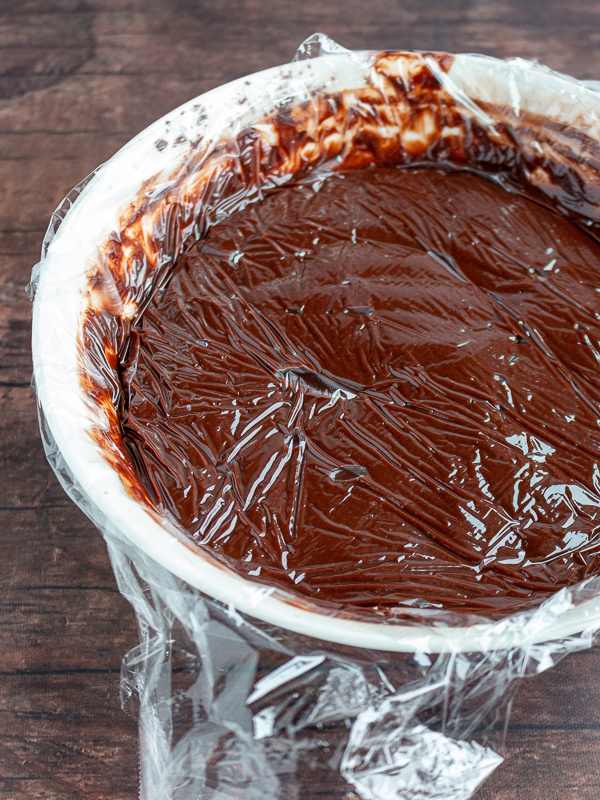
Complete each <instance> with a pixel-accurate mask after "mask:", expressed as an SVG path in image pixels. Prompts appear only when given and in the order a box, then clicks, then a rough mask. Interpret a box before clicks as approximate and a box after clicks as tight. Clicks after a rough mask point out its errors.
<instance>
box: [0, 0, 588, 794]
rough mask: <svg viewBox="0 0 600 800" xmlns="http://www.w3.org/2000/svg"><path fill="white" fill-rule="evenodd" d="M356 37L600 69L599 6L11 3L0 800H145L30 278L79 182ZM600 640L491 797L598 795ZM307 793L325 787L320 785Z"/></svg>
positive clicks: (546, 687)
mask: <svg viewBox="0 0 600 800" xmlns="http://www.w3.org/2000/svg"><path fill="white" fill-rule="evenodd" d="M315 31H324V32H326V33H328V34H329V35H330V36H332V37H334V38H335V39H337V40H338V41H339V42H340V43H341V44H343V45H345V46H347V47H350V48H373V49H385V48H388V49H394V48H407V49H410V48H419V49H434V50H448V51H450V52H465V51H471V52H482V53H489V54H491V55H496V56H503V57H504V56H517V55H519V56H524V57H525V58H538V59H539V60H540V61H543V62H545V63H546V64H548V65H550V66H551V67H554V68H556V69H558V70H561V71H564V72H568V73H571V74H573V75H575V76H577V77H579V78H600V48H599V47H598V45H599V43H600V6H599V5H598V3H597V2H592V1H591V0H569V1H567V0H560V1H558V0H504V2H494V0H369V2H365V0H346V2H343V0H318V1H317V0H295V2H294V1H292V0H288V1H287V2H286V0H214V2H212V3H209V2H204V1H203V0H87V1H86V0H1V2H0V187H1V190H0V218H1V219H0V299H1V305H0V443H1V445H0V564H1V565H2V567H1V570H2V572H1V574H2V584H1V585H2V591H1V594H0V797H1V798H3V799H4V800H34V798H40V800H41V799H42V798H43V800H76V798H83V797H85V798H87V800H99V799H100V798H106V799H107V800H108V799H110V800H133V798H136V797H137V796H138V794H137V793H138V788H137V732H136V726H135V723H134V721H133V720H132V719H130V718H129V717H127V716H126V715H125V714H124V713H123V712H122V711H121V710H120V707H119V702H118V683H119V665H120V659H121V656H122V655H123V654H124V653H125V652H126V651H127V650H128V649H129V648H130V647H131V646H133V645H134V644H135V643H136V631H135V624H134V619H133V614H132V611H131V609H130V607H129V606H128V604H127V603H126V601H125V600H124V599H123V598H122V597H121V596H120V595H119V593H118V592H117V590H116V588H115V582H114V579H113V576H112V573H111V569H110V565H109V562H108V558H107V556H106V552H105V547H104V543H103V541H102V539H101V537H100V535H99V534H98V533H97V532H96V531H95V529H94V528H93V526H92V525H91V523H90V522H88V520H87V519H86V518H85V517H84V516H83V514H82V513H81V512H80V511H79V510H78V509H77V508H76V507H75V506H74V505H73V504H72V503H71V501H70V500H69V499H68V498H67V497H66V495H65V494H64V493H63V491H62V489H61V488H60V487H59V485H58V482H57V480H56V478H55V477H54V475H53V473H52V471H51V470H50V468H49V466H48V465H47V463H46V460H45V458H44V453H43V450H42V446H41V442H40V438H39V434H38V425H37V419H36V407H35V396H34V393H33V391H32V389H31V388H30V386H29V380H30V373H31V363H30V347H29V337H30V306H29V301H28V300H27V298H26V296H25V291H24V286H25V284H26V283H27V281H28V279H29V273H30V269H31V266H32V265H33V264H34V263H35V262H36V260H37V259H38V257H39V250H40V245H41V241H42V237H43V233H44V229H45V227H46V225H47V223H48V220H49V218H50V215H51V213H52V210H53V209H54V207H55V206H56V205H57V203H58V202H59V201H60V200H61V198H62V197H63V195H65V193H66V192H67V191H68V190H69V189H70V188H71V187H72V186H73V185H74V184H76V183H77V182H78V181H80V180H81V179H82V178H83V177H84V176H85V175H86V174H87V173H88V172H90V171H91V170H92V169H93V168H94V167H95V166H97V165H98V164H99V163H100V162H101V161H103V160H104V159H106V158H108V157H109V156H110V155H111V154H112V153H113V152H114V151H115V150H116V149H117V148H119V147H120V146H121V145H122V144H124V143H125V142H126V141H128V140H129V139H130V138H131V137H132V136H133V135H134V134H136V133H137V132H138V131H140V130H141V129H142V128H144V127H145V126H146V125H148V124H149V123H150V122H152V121H153V120H155V119H156V118H158V117H160V116H161V115H162V114H164V113H165V112H167V111H169V110H170V109H172V108H174V107H175V106H177V105H179V104H180V103H182V102H184V101H185V100H187V99H189V98H191V97H194V96H195V95H197V94H200V93H201V92H204V91H206V90H208V89H210V88H212V87H213V86H217V85H218V84H221V83H223V82H225V81H229V80H231V79H233V78H236V77H238V76H241V75H243V74H245V73H248V72H254V71H255V70H258V69H262V68H265V67H269V66H272V65H275V64H278V63H283V62H285V61H287V60H289V59H290V58H291V56H292V55H293V53H294V51H295V48H296V46H297V45H298V44H299V43H300V42H301V41H302V40H303V39H304V38H305V37H307V36H308V35H309V34H311V33H313V32H315ZM599 678H600V650H595V651H588V652H585V653H581V654H579V655H575V656H572V657H570V658H567V659H566V660H565V661H563V662H562V663H561V664H560V665H559V666H558V667H556V668H554V669H552V670H550V671H549V672H547V673H545V674H544V675H542V676H541V677H540V678H537V679H535V680H531V681H528V682H527V683H526V684H525V685H524V686H523V688H522V690H521V692H520V694H519V696H518V698H517V701H516V703H515V707H514V711H513V715H512V725H511V728H510V733H509V735H508V741H507V747H508V758H507V761H506V763H505V764H504V765H503V766H502V767H501V768H500V769H499V770H498V771H497V772H496V773H495V774H494V775H493V777H492V778H491V779H490V780H489V782H488V783H487V784H486V785H485V786H484V787H483V788H482V790H481V791H480V792H479V795H478V797H479V798H481V800H522V799H523V798H529V799H530V800H538V798H539V800H559V799H560V800H596V799H597V798H600V681H599V680H598V679H599ZM306 800H311V799H310V798H306Z"/></svg>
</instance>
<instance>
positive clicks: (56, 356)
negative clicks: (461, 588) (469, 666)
mask: <svg viewBox="0 0 600 800" xmlns="http://www.w3.org/2000/svg"><path fill="white" fill-rule="evenodd" d="M375 55H376V54H373V53H368V52H364V53H337V54H332V55H326V56H320V57H318V58H314V59H311V60H307V61H298V62H294V63H291V64H286V65H283V66H281V67H276V68H273V69H269V70H266V71H264V72H259V73H256V74H254V75H250V76H248V77H245V78H242V79H240V80H237V81H234V82H232V83H229V84H227V85H224V86H221V87H219V88H217V89H214V90H212V91H210V92H208V93H206V94H204V95H201V96H200V97H198V98H195V99H194V100H191V101H189V102H188V103H186V104H185V105H183V106H181V107H180V108H178V109H177V110H175V111H173V112H172V113H170V114H168V115H167V116H165V117H163V118H162V119H160V120H159V121H157V122H155V123H154V124H153V125H151V126H150V127H149V128H147V129H146V130H145V131H143V132H142V133H140V134H139V135H138V136H136V137H135V138H134V139H133V140H132V141H131V142H130V143H129V144H127V145H126V146H125V147H124V148H123V149H122V150H120V151H119V152H118V153H117V154H116V155H115V156H114V157H113V158H112V159H110V160H109V161H108V162H107V163H106V164H104V165H103V166H102V167H101V168H99V169H98V170H97V171H96V172H95V173H94V174H93V176H91V178H90V179H89V180H88V181H87V182H85V183H84V185H83V186H82V188H81V189H80V191H79V192H78V194H77V196H76V198H75V199H74V200H72V201H71V202H70V208H69V210H68V211H67V213H66V215H65V216H64V219H62V222H61V223H60V225H59V227H58V228H57V230H53V231H52V233H53V235H52V237H51V238H50V240H49V243H48V244H47V246H46V249H45V254H44V257H43V260H42V262H41V264H40V265H39V272H38V277H37V287H36V297H35V302H34V309H33V362H34V377H35V382H36V387H37V392H38V398H39V403H40V406H41V413H42V414H43V417H44V420H45V423H46V425H47V427H48V429H49V432H50V435H51V438H52V440H53V442H54V444H55V447H56V450H57V452H58V454H59V456H60V458H61V459H63V460H64V463H65V464H66V467H67V470H68V472H69V473H70V475H71V480H73V482H74V484H75V485H76V487H77V490H78V494H79V496H80V497H81V498H83V500H82V501H81V502H80V505H82V507H83V508H84V510H86V511H87V513H88V514H89V515H90V516H91V517H92V518H93V519H95V520H96V521H97V522H98V521H99V524H100V527H102V525H106V524H108V525H110V526H112V527H113V528H114V529H116V530H117V531H118V532H119V533H120V534H121V535H122V536H124V537H126V538H127V539H128V540H129V541H131V542H132V543H133V544H134V545H135V546H136V547H137V548H139V549H140V550H141V551H143V552H144V553H146V554H147V555H149V556H151V557H152V558H153V559H155V560H156V561H158V562H159V563H160V564H161V565H163V566H164V567H166V568H167V569H168V570H170V571H171V572H172V573H173V574H174V575H176V576H178V577H179V578H181V579H182V580H183V581H185V582H186V583H188V584H190V585H191V586H193V587H196V588H197V589H199V590H201V591H202V592H204V593H205V594H206V595H209V596H210V597H212V598H214V599H216V600H217V601H219V602H221V603H223V604H225V605H227V606H232V607H234V608H235V609H237V610H238V611H240V612H243V613H246V614H248V615H250V616H252V617H255V618H258V619H260V620H263V621H265V622H267V623H270V624H274V625H277V626H280V627H282V628H285V629H287V630H290V631H293V632H297V633H301V634H304V635H307V636H310V637H313V638H316V639H320V640H323V641H326V642H333V643H337V644H342V645H350V646H354V647H360V648H369V649H375V650H382V651H396V652H400V651H402V652H414V651H426V652H433V653H435V652H446V651H486V650H488V649H489V648H491V647H494V648H504V647H507V648H509V647H514V646H519V645H522V644H523V643H525V642H527V643H529V644H535V643H539V642H544V641H550V640H555V639H559V638H563V637H566V636H569V635H572V634H575V633H579V632H581V631H584V630H586V629H592V628H594V627H595V626H597V625H598V624H599V623H600V596H595V595H594V594H593V593H591V594H592V596H591V597H590V598H589V599H586V600H584V601H582V602H577V603H575V602H573V601H572V600H571V594H570V592H569V591H566V592H562V593H561V599H560V601H559V602H557V601H556V598H553V600H554V602H549V603H546V604H544V605H543V606H542V607H541V608H539V609H537V610H536V611H534V612H533V613H532V612H524V613H521V614H517V615H513V616H510V617H507V618H505V619H504V620H502V621H500V622H486V621H482V622H477V621H475V622H474V624H465V623H464V622H461V620H460V617H459V615H455V622H454V623H453V624H448V623H447V622H443V623H440V622H439V620H436V617H435V615H433V616H432V617H431V623H429V622H427V618H424V619H425V622H420V623H418V624H416V623H415V624H412V623H406V622H402V623H401V624H396V623H393V622H391V621H388V622H384V621H373V622H363V621H355V620H352V619H347V618H343V617H340V616H335V615H332V614H331V613H328V612H327V611H320V610H319V609H317V608H314V607H313V608H309V607H304V606H303V604H302V603H301V602H299V601H298V599H297V598H292V597H286V596H284V595H283V594H282V593H280V592H277V591H274V590H273V589H272V588H270V587H268V586H261V585H259V584H257V583H253V582H250V581H248V580H246V579H244V578H242V577H240V576H239V575H238V574H236V573H235V572H234V571H233V570H231V569H229V568H227V567H226V566H224V565H223V564H220V563H218V562H216V561H215V560H214V559H213V558H211V557H210V555H208V554H206V553H204V552H202V551H201V550H200V549H198V548H197V547H195V546H194V545H193V543H192V542H191V541H189V540H188V539H187V538H186V536H185V535H184V534H183V533H181V532H180V531H178V530H177V529H175V528H174V526H173V525H172V524H170V523H169V522H168V521H166V520H164V519H161V518H160V517H159V516H158V515H157V514H156V513H155V512H153V511H152V510H151V509H150V508H148V507H147V505H145V504H144V503H143V502H141V501H140V500H139V499H136V498H135V497H134V495H133V494H132V492H131V491H129V490H128V488H127V486H126V482H124V480H123V476H122V474H121V473H120V472H119V470H117V469H115V465H114V462H111V459H110V458H107V454H106V452H105V450H103V449H102V448H101V447H99V445H98V441H97V436H94V431H95V430H97V429H98V426H99V425H100V426H102V424H106V420H104V422H103V420H102V413H103V412H102V410H101V409H97V410H96V411H94V409H93V408H91V407H90V398H89V395H88V393H87V392H86V389H85V383H84V382H82V376H81V369H80V367H81V362H80V356H81V331H82V324H83V319H84V317H85V314H86V311H87V310H88V308H89V305H90V303H93V302H94V300H93V292H90V290H89V276H90V273H91V270H93V268H94V265H97V262H98V253H99V252H102V249H103V247H104V246H105V244H106V242H107V241H108V239H109V238H110V237H111V235H113V231H115V230H117V231H118V230H119V229H120V228H119V226H120V225H122V221H123V219H124V215H125V216H126V215H127V213H130V212H131V210H132V209H133V210H135V208H136V203H139V198H140V197H141V196H142V195H143V194H144V193H145V194H146V196H147V194H148V188H147V187H148V186H151V187H152V189H151V191H152V192H153V193H154V194H155V196H158V195H159V194H160V192H161V191H162V188H161V187H164V186H168V185H170V182H171V181H172V180H173V176H174V175H180V174H182V172H185V169H186V165H188V164H190V163H191V161H192V160H193V154H194V153H195V152H196V151H197V150H198V146H199V145H198V143H199V142H200V141H202V142H214V141H218V140H219V139H220V137H222V136H223V134H224V132H227V131H229V132H230V133H232V134H235V132H237V131H239V130H241V129H242V128H243V127H244V126H248V125H251V124H253V123H260V121H261V120H263V119H264V118H265V116H266V115H268V114H269V113H272V112H273V111H274V109H276V108H277V107H278V106H279V105H280V104H281V100H282V98H284V99H285V98H299V99H300V100H302V98H310V97H314V96H317V95H318V94H319V92H322V91H324V90H326V91H327V92H329V93H331V92H336V91H344V90H350V89H354V88H358V87H365V86H367V85H369V86H373V85H374V82H375V81H376V79H377V76H376V75H375V76H374V73H373V62H374V57H375ZM381 55H382V54H379V56H380V57H381ZM386 58H387V63H388V69H389V68H390V65H391V68H392V69H393V70H396V71H397V74H398V75H402V74H403V72H402V71H403V70H406V69H408V68H409V66H410V63H412V62H413V61H414V54H412V55H411V54H403V53H395V54H386ZM419 58H420V62H421V63H425V62H427V60H428V58H429V57H428V56H427V55H426V54H424V55H420V56H419ZM437 63H438V62H437V61H430V63H429V68H430V69H431V70H432V71H433V72H434V74H435V70H436V68H437V67H436V65H437ZM443 80H444V82H445V85H446V87H447V88H448V90H449V91H451V92H452V94H453V95H454V97H457V98H459V99H460V101H461V102H462V103H463V105H464V107H465V108H467V109H469V108H470V109H471V113H473V114H474V115H476V116H481V114H482V113H483V112H482V111H481V109H482V108H485V106H486V104H496V105H498V106H506V107H510V108H511V109H512V112H513V113H514V114H516V115H517V116H518V115H519V114H520V113H522V112H523V111H527V112H531V113H533V114H542V115H544V116H545V117H546V118H547V119H549V120H551V121H553V122H556V123H559V125H561V126H565V125H567V126H569V127H570V128H572V129H574V130H575V131H580V132H582V133H585V135H586V136H587V137H588V138H589V139H592V140H594V141H598V142H600V95H598V94H597V93H596V92H595V91H594V90H593V89H592V88H589V87H587V86H586V85H584V84H582V83H580V82H577V81H574V80H572V79H570V78H567V77H565V76H561V75H558V74H556V73H553V72H551V71H549V70H548V69H546V68H544V67H541V66H538V65H536V64H532V63H530V62H525V61H522V60H519V59H514V60H511V61H508V62H506V61H499V60H497V59H492V58H488V57H483V56H474V55H460V56H455V57H454V58H453V60H452V62H451V65H450V66H449V69H448V70H447V71H446V72H445V74H444V76H443ZM146 233H147V231H146ZM139 235H140V236H143V235H144V230H143V225H142V229H140V231H139ZM120 313H122V314H123V315H125V316H126V315H127V314H130V313H131V311H130V310H128V309H127V308H122V309H121V312H120ZM104 414H105V416H106V409H104Z"/></svg>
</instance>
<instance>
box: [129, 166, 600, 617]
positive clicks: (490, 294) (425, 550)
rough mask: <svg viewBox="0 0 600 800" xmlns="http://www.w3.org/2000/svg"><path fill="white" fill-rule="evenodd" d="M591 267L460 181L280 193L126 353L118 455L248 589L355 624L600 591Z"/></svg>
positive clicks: (454, 174) (162, 298)
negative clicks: (583, 588) (321, 606)
mask: <svg viewBox="0 0 600 800" xmlns="http://www.w3.org/2000/svg"><path fill="white" fill-rule="evenodd" d="M599 292H600V246H599V245H598V243H597V242H596V240H595V239H594V238H593V237H592V236H591V235H589V233H588V232H587V231H586V230H584V229H583V228H582V227H581V226H578V225H576V224H573V223H572V222H570V221H569V220H567V219H566V218H565V217H564V216H563V215H561V214H559V213H557V212H556V211H554V210H552V209H551V208H549V207H545V206H543V205H541V204H539V203H538V202H536V201H534V200H532V199H531V198H528V197H526V196H524V195H522V194H519V193H515V192H511V191H508V190H507V189H506V188H503V187H502V186H500V185H498V184H496V183H494V182H492V181H491V180H488V179H484V178H483V177H481V176H478V175H475V174H471V173H468V172H465V171H454V170H451V169H442V168H431V167H430V168H414V167H411V168H403V169H393V168H390V169H386V168H375V169H365V170H353V171H348V172H344V173H338V174H334V175H331V176H329V177H327V178H326V179H325V180H323V181H321V183H316V182H314V181H313V182H312V183H311V182H305V183H296V184H290V185H286V186H283V187H281V188H279V189H275V190H272V191H270V192H267V193H266V196H265V197H264V199H263V200H261V201H260V202H257V203H255V204H253V205H250V206H248V207H247V208H245V209H244V210H242V211H238V212H237V213H235V214H233V215H232V216H230V217H229V218H228V219H226V220H224V221H222V222H220V223H219V224H217V225H215V226H214V227H213V228H212V229H211V230H210V231H209V232H208V235H207V236H206V238H205V239H204V240H203V241H202V242H200V243H198V244H197V245H196V246H195V247H194V248H193V249H192V250H191V251H190V252H189V253H188V254H187V255H185V256H184V257H182V258H181V259H180V260H179V263H178V264H177V266H176V267H175V270H174V272H173V274H172V277H171V279H170V280H169V282H168V284H167V285H166V287H163V289H161V290H160V291H159V292H157V293H156V294H155V295H154V297H153V299H152V301H151V303H150V305H149V306H148V307H147V308H146V310H145V311H144V313H143V314H142V315H141V318H140V320H139V321H138V324H137V328H136V329H134V330H133V331H132V333H131V335H130V339H129V347H128V349H127V357H126V359H124V362H125V363H124V365H123V367H122V371H121V374H122V380H123V383H124V395H123V402H122V404H121V421H122V430H123V438H124V441H125V443H126V445H127V447H128V449H129V451H130V452H131V454H132V456H133V461H134V463H135V466H136V469H137V472H138V475H139V478H140V480H141V482H142V484H143V486H144V488H145V490H146V492H147V493H148V495H149V496H150V498H151V499H152V501H153V502H154V503H155V504H156V506H157V507H158V508H159V509H160V510H161V511H162V512H164V513H166V514H168V515H169V516H171V517H172V518H174V519H175V520H177V522H178V523H179V524H181V525H182V526H183V528H184V529H185V530H186V531H187V532H188V534H189V535H190V537H192V538H193V539H194V540H195V541H196V542H197V543H198V544H199V545H200V546H201V547H203V548H208V549H210V551H211V552H212V553H213V554H215V555H216V556H217V557H218V558H219V559H221V560H223V561H225V562H226V563H227V564H229V565H230V566H232V567H234V568H235V569H236V570H238V571H240V572H241V573H242V574H244V575H245V576H246V577H248V578H250V579H253V580H256V581H259V582H261V583H265V584H269V585H273V586H277V587H280V588H282V589H286V590H288V591H291V592H293V593H295V594H300V595H303V596H305V597H307V598H310V599H311V600H313V601H317V602H323V603H326V604H329V605H333V606H335V607H338V608H340V609H344V610H347V611H358V612H359V613H362V614H364V613H373V612H375V613H380V614H381V613H386V612H387V611H388V610H390V609H392V608H393V607H395V606H405V607H406V606H412V607H414V606H417V607H432V606H433V607H439V606H441V605H442V606H444V607H446V608H450V609H456V610H469V611H474V612H482V613H486V614H490V613H492V614H493V613H494V612H500V611H505V610H513V609H516V608H521V607H524V606H526V605H527V604H528V603H530V602H531V601H532V600H539V599H540V598H541V597H543V596H545V595H547V594H548V593H551V592H553V591H555V590H556V589H557V588H559V587H561V586H563V585H567V584H572V583H575V582H577V581H580V580H582V579H583V578H584V577H586V576H588V575H590V574H593V573H594V572H596V571H597V569H598V566H599V565H600V562H599V559H598V554H599V552H600V542H599V541H598V539H597V537H598V530H599V526H600V516H599V512H600V467H599V464H600V428H599V425H600V420H599V416H600V414H599V408H600V373H599V371H598V365H599V364H598V362H599V361H600V322H599V313H598V312H599V311H600V295H599Z"/></svg>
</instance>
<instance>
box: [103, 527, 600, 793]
mask: <svg viewBox="0 0 600 800" xmlns="http://www.w3.org/2000/svg"><path fill="white" fill-rule="evenodd" d="M107 543H108V547H109V552H110V555H111V560H112V563H113V566H114V570H115V574H116V577H117V580H118V584H119V589H120V591H121V592H122V594H123V595H125V596H126V597H127V598H128V599H129V601H130V602H131V603H132V605H133V607H134V609H135V611H136V615H137V618H138V624H139V631H140V644H139V645H138V646H137V647H135V648H134V649H133V650H132V651H130V653H128V654H127V656H126V657H125V658H124V659H123V669H122V689H121V691H122V700H123V706H124V708H125V709H126V710H128V711H129V712H130V713H131V712H132V711H134V713H137V714H138V718H139V726H140V746H141V781H142V797H143V798H144V799H145V800H197V798H198V797H201V798H207V800H208V798H210V800H213V799H214V800H217V798H222V799H223V800H224V798H226V797H231V798H235V800H266V799H267V798H268V800H289V798H298V800H300V799H301V798H305V797H313V796H315V794H314V793H316V792H321V793H323V794H324V796H327V797H331V798H336V797H339V798H342V797H343V798H346V799H347V798H355V800H434V799H435V800H467V798H469V797H471V796H472V795H473V793H474V792H475V791H476V789H477V788H478V786H480V785H481V783H482V782H483V781H484V780H485V779H486V778H487V777H488V776H489V775H490V774H491V773H492V772H493V771H494V769H495V768H496V767H498V765H499V764H500V763H501V762H502V760H503V759H502V756H501V755H500V753H502V751H503V748H504V737H505V732H506V727H507V724H508V716H509V712H510V707H511V703H512V700H513V698H514V695H515V692H516V690H517V687H518V685H519V682H520V680H521V679H522V678H524V677H526V676H528V675H534V674H537V673H538V672H540V671H542V670H544V669H546V668H548V667H550V666H552V665H553V664H554V663H555V662H556V661H557V660H559V659H560V658H561V657H562V656H563V655H565V654H566V653H569V652H573V651H575V650H578V649H582V648H585V647H589V646H590V645H591V643H592V639H593V635H592V632H588V633H585V634H582V635H580V636H577V637H573V638H571V639H568V640H563V641H561V642H555V643H550V644H546V645H532V644H530V645H529V646H527V645H526V643H525V642H526V639H527V636H528V635H529V636H532V635H534V631H535V627H536V626H535V624H532V625H531V626H530V629H529V631H527V630H526V629H523V630H522V631H521V632H522V634H523V636H524V646H523V647H516V648H514V649H512V650H508V651H506V650H503V651H496V650H494V649H493V648H492V649H490V650H489V651H488V652H487V653H445V654H441V655H434V654H431V653H426V652H417V653H414V654H407V655H406V656H402V655H400V656H399V655H391V654H384V653H369V652H366V651H363V652H361V653H359V654H356V655H354V656H352V655H349V654H348V653H347V652H340V651H336V650H335V649H333V648H329V647H326V646H323V643H319V642H317V641H314V640H309V639H306V638H305V637H300V636H297V635H294V634H290V633H288V632H286V631H283V630H280V629H277V628H274V627H273V626H268V625H265V624H263V623H260V622H257V621H256V620H251V619H249V618H247V617H244V616H242V615H240V614H239V613H238V612H237V611H236V610H235V609H233V608H225V607H223V606H221V605H219V604H218V603H215V602H214V601H212V600H209V599H208V598H205V597H203V596H202V595H201V593H200V592H198V591H197V590H195V589H192V588H191V587H189V586H187V585H186V584H184V583H183V582H181V581H180V580H178V579H177V578H175V577H174V576H173V575H172V574H171V573H169V572H168V571H166V570H165V569H163V568H162V567H161V566H160V565H158V564H157V563H156V562H154V561H152V560H151V559H149V558H148V557H146V556H144V555H143V554H141V553H140V552H139V551H138V550H136V549H134V548H132V547H131V546H130V545H129V544H127V543H126V542H124V541H123V540H119V539H116V538H113V537H112V536H107ZM560 594H561V595H562V596H558V595H557V596H555V597H554V598H552V599H551V600H550V601H548V605H547V607H546V609H545V613H547V614H553V613H560V606H561V605H563V604H564V603H569V602H571V598H570V597H569V596H568V593H567V592H564V593H560ZM553 606H554V608H553Z"/></svg>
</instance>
